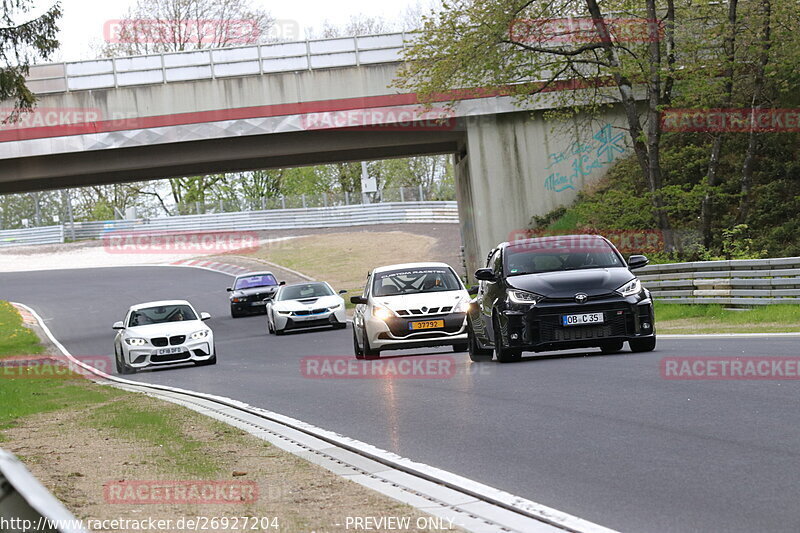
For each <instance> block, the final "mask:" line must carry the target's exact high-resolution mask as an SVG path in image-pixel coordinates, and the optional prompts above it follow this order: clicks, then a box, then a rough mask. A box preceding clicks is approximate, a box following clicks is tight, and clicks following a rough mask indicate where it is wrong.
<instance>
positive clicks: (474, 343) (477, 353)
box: [467, 328, 494, 363]
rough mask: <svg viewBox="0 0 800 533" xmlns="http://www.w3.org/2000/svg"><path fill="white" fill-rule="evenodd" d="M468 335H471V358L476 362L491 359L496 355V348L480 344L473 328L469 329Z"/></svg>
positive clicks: (468, 343)
mask: <svg viewBox="0 0 800 533" xmlns="http://www.w3.org/2000/svg"><path fill="white" fill-rule="evenodd" d="M467 335H468V337H469V342H467V347H468V349H469V358H470V359H471V360H472V361H475V362H476V363H480V362H483V361H491V360H492V356H493V355H494V350H490V349H487V348H481V347H480V345H479V344H478V339H476V338H475V333H473V331H472V328H470V329H469V332H468V333H467Z"/></svg>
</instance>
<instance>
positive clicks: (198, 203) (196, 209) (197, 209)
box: [194, 201, 200, 215]
mask: <svg viewBox="0 0 800 533" xmlns="http://www.w3.org/2000/svg"><path fill="white" fill-rule="evenodd" d="M194 208H195V211H197V214H198V215H199V214H200V202H199V201H198V202H195V203H194Z"/></svg>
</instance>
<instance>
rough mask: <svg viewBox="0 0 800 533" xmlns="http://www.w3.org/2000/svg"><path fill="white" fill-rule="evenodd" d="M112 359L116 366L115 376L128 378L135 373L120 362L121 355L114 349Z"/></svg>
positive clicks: (134, 370) (131, 368) (123, 362)
mask: <svg viewBox="0 0 800 533" xmlns="http://www.w3.org/2000/svg"><path fill="white" fill-rule="evenodd" d="M114 358H115V362H116V364H117V374H120V375H122V376H128V375H130V374H135V373H136V369H135V368H133V367H131V366H128V364H127V363H126V362H125V361H123V360H122V353H120V352H118V351H117V349H116V348H114Z"/></svg>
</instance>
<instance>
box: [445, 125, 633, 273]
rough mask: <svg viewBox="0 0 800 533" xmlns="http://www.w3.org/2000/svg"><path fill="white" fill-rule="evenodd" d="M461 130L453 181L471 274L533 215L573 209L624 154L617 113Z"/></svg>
mask: <svg viewBox="0 0 800 533" xmlns="http://www.w3.org/2000/svg"><path fill="white" fill-rule="evenodd" d="M465 123H466V130H467V145H466V155H462V156H457V157H458V159H459V160H458V162H457V165H456V181H457V188H458V200H459V202H460V206H459V214H460V216H461V217H462V218H461V222H462V231H463V232H464V246H465V255H466V260H467V270H468V273H469V274H470V275H471V274H472V272H473V271H474V270H475V269H476V268H480V267H482V266H484V261H485V259H486V255H487V254H488V253H489V251H490V250H491V249H492V248H493V247H494V246H496V245H497V244H498V243H501V242H504V241H508V240H509V239H513V238H514V232H515V231H518V230H525V229H527V228H529V227H530V222H531V217H532V216H534V215H544V214H546V213H548V212H550V211H552V210H553V209H555V208H557V207H559V206H563V205H568V204H570V203H572V202H573V201H574V199H575V197H576V195H577V193H578V191H579V190H581V189H582V188H583V187H584V186H585V185H587V184H589V183H591V182H594V181H596V180H598V179H599V178H600V177H602V176H603V175H604V174H605V172H606V171H607V170H608V168H609V167H610V166H611V165H612V164H613V163H614V162H615V161H616V160H618V159H619V158H620V157H621V156H623V155H624V154H625V153H626V152H627V150H628V148H627V143H628V141H627V132H625V131H624V130H622V129H621V125H622V124H623V123H624V120H623V115H622V113H621V112H617V111H612V112H610V113H608V114H607V116H606V117H604V118H603V119H602V120H601V121H599V122H597V121H593V122H591V123H588V121H586V120H585V118H582V117H578V118H577V119H576V120H574V121H569V122H564V121H545V120H544V118H543V117H542V116H541V114H540V113H538V112H537V113H533V114H532V113H529V112H517V113H504V114H497V115H489V116H481V117H474V118H472V119H469V120H467V121H466V122H465Z"/></svg>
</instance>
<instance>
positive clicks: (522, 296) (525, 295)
mask: <svg viewBox="0 0 800 533" xmlns="http://www.w3.org/2000/svg"><path fill="white" fill-rule="evenodd" d="M543 298H544V296H542V295H541V294H536V293H535V292H528V291H518V290H513V289H512V290H510V291H508V299H509V300H510V301H511V302H513V303H515V304H528V305H536V304H537V303H539V302H540V301H541V300H542V299H543Z"/></svg>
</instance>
